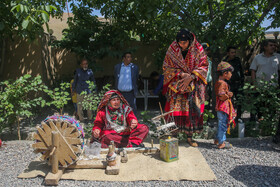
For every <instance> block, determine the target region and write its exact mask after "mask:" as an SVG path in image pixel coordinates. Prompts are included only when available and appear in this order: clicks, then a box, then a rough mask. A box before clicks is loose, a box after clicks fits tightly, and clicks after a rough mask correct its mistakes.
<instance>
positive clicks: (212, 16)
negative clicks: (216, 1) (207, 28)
mask: <svg viewBox="0 0 280 187" xmlns="http://www.w3.org/2000/svg"><path fill="white" fill-rule="evenodd" d="M207 4H208V8H209V12H210V19H211V21H213V19H214V13H213V7H212V2H211V1H208V2H207Z"/></svg>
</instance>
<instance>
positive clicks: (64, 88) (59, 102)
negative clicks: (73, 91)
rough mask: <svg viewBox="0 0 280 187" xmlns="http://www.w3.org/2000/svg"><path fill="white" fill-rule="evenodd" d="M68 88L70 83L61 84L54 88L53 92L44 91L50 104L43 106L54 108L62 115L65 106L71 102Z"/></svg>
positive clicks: (45, 103)
mask: <svg viewBox="0 0 280 187" xmlns="http://www.w3.org/2000/svg"><path fill="white" fill-rule="evenodd" d="M69 88H70V83H65V82H63V83H61V84H60V87H58V88H54V89H53V90H48V89H44V91H45V93H47V94H48V95H49V97H50V98H51V101H50V102H44V103H43V104H44V105H47V106H51V105H53V106H55V107H56V108H57V109H58V110H60V111H59V112H60V113H61V114H62V112H63V107H64V106H65V105H67V103H68V101H69V100H71V98H70V97H69V95H70V94H69V92H68V89H69Z"/></svg>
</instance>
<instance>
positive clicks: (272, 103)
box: [239, 80, 280, 136]
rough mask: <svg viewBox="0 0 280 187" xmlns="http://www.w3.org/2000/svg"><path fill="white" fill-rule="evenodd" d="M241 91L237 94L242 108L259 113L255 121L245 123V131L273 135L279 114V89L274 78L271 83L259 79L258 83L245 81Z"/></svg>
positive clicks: (252, 134)
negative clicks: (240, 93) (241, 93)
mask: <svg viewBox="0 0 280 187" xmlns="http://www.w3.org/2000/svg"><path fill="white" fill-rule="evenodd" d="M243 92H244V94H243V95H239V97H240V99H239V103H240V104H241V106H242V110H243V111H248V112H250V113H251V114H253V115H256V114H257V112H258V113H259V114H260V115H261V116H259V119H258V120H257V122H256V121H253V122H252V121H251V122H250V123H247V124H246V127H247V128H246V132H248V133H250V134H249V135H250V136H269V135H275V133H276V129H277V125H278V120H279V116H280V115H279V114H280V98H279V95H280V90H279V88H278V86H277V84H276V80H272V82H271V83H269V82H265V81H260V82H259V84H258V85H250V84H249V83H246V84H245V85H244V87H243ZM248 127H249V129H248ZM247 135H248V134H247Z"/></svg>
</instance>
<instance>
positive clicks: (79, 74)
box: [72, 58, 96, 122]
mask: <svg viewBox="0 0 280 187" xmlns="http://www.w3.org/2000/svg"><path fill="white" fill-rule="evenodd" d="M87 81H93V82H94V84H95V85H96V83H95V79H94V75H93V72H92V70H91V69H89V68H88V60H87V59H85V58H84V59H82V60H81V62H80V68H78V69H76V74H75V77H74V82H73V84H72V90H73V92H76V93H77V112H78V116H79V120H80V121H81V122H84V116H83V107H82V102H83V100H84V95H81V93H82V92H83V91H85V92H86V93H87V94H89V93H90V92H91V91H90V89H89V84H88V83H87ZM87 115H88V120H92V111H91V110H87Z"/></svg>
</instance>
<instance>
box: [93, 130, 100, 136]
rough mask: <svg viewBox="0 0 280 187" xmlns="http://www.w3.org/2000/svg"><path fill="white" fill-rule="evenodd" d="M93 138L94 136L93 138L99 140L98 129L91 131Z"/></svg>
mask: <svg viewBox="0 0 280 187" xmlns="http://www.w3.org/2000/svg"><path fill="white" fill-rule="evenodd" d="M93 136H94V138H99V136H100V130H99V129H95V130H94V131H93Z"/></svg>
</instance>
